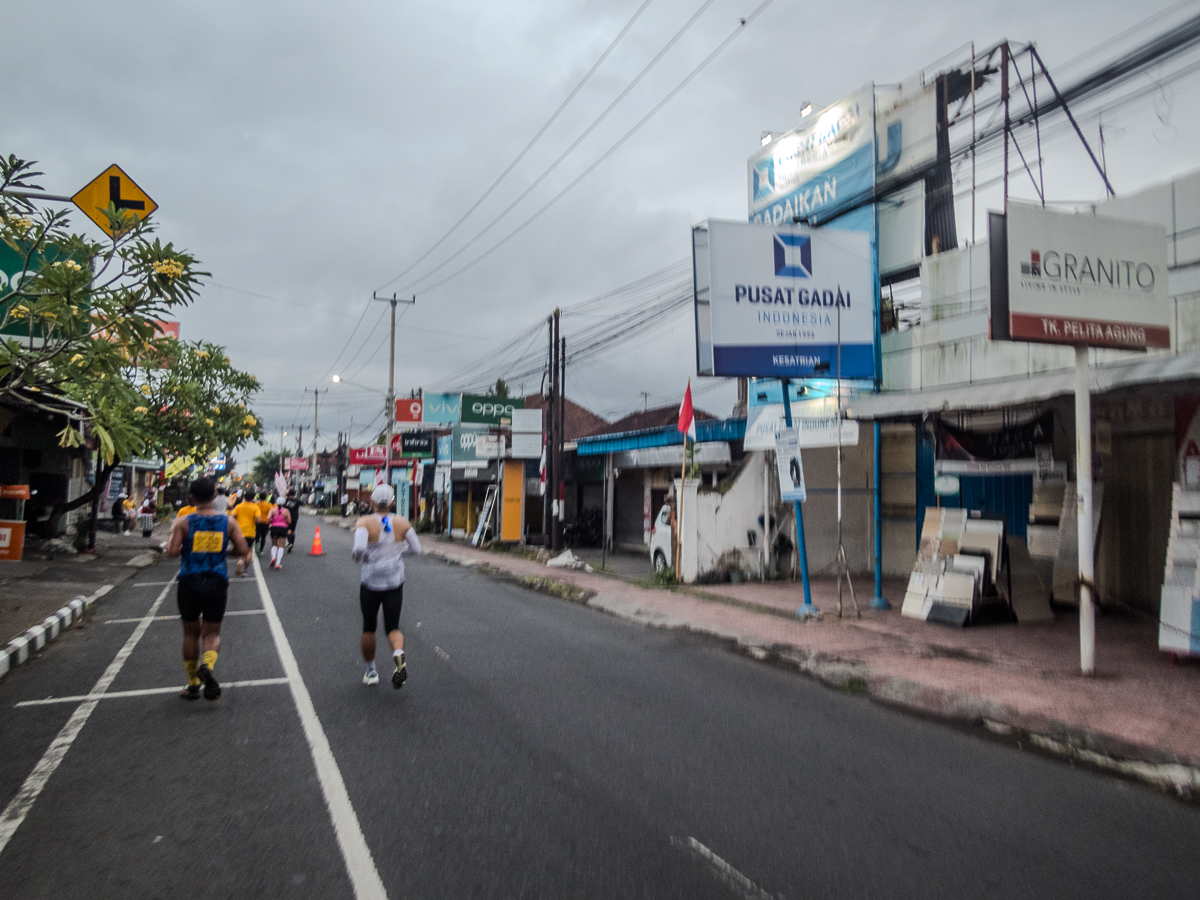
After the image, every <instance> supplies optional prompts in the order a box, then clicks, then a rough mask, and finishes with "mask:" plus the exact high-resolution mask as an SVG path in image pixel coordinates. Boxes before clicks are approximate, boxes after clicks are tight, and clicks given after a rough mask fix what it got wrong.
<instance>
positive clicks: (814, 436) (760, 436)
mask: <svg viewBox="0 0 1200 900" xmlns="http://www.w3.org/2000/svg"><path fill="white" fill-rule="evenodd" d="M785 422H786V418H785V417H784V411H783V404H782V403H768V404H766V405H763V406H752V407H750V410H749V412H748V413H747V416H746V437H745V438H744V440H743V443H742V446H743V447H744V448H745V449H746V450H774V449H775V436H776V435H778V434H779V433H780V432H781V431H783V430H784V429H785V428H786V427H787V426H786V425H785V424H784V423H785ZM792 424H793V426H794V427H795V428H796V430H797V432H798V434H799V442H800V447H801V448H814V449H815V448H817V447H836V446H837V445H838V413H837V406H836V402H835V400H834V398H832V397H823V398H821V399H818V400H806V401H802V402H800V403H794V404H792ZM857 445H858V422H857V421H855V420H854V419H843V420H842V446H843V447H854V446H857Z"/></svg>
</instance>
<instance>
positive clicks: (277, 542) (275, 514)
mask: <svg viewBox="0 0 1200 900" xmlns="http://www.w3.org/2000/svg"><path fill="white" fill-rule="evenodd" d="M284 502H285V500H284V498H282V497H279V498H277V499H276V500H275V505H274V506H272V507H271V509H270V510H269V511H268V512H267V527H268V528H269V529H270V532H271V568H272V569H282V568H283V554H285V553H286V552H287V533H288V526H290V525H291V523H292V515H291V513H289V512H288V511H287V507H285V506H284V505H283V504H284Z"/></svg>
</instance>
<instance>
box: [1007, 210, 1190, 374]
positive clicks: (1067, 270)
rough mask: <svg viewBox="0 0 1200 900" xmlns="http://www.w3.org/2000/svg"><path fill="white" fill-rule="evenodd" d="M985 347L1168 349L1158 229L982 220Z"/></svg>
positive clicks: (1012, 213)
mask: <svg viewBox="0 0 1200 900" xmlns="http://www.w3.org/2000/svg"><path fill="white" fill-rule="evenodd" d="M988 234H989V244H990V254H991V304H992V310H991V312H992V320H991V336H992V339H993V340H1006V341H1032V342H1036V343H1045V344H1075V345H1082V346H1086V347H1115V348H1120V349H1126V350H1147V349H1150V348H1161V349H1166V348H1169V347H1170V346H1171V323H1172V319H1173V311H1172V309H1171V304H1170V300H1169V296H1168V289H1167V237H1166V231H1165V229H1164V228H1163V227H1162V226H1161V225H1147V224H1144V223H1141V222H1128V221H1124V220H1122V219H1110V218H1107V217H1099V216H1086V215H1082V216H1075V215H1070V214H1067V213H1061V212H1052V211H1050V210H1046V209H1043V208H1041V207H1039V206H1029V205H1025V204H1018V203H1012V204H1010V205H1009V208H1008V214H1007V216H1006V215H1003V214H1001V213H990V214H989V216H988Z"/></svg>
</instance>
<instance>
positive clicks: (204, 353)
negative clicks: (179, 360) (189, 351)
mask: <svg viewBox="0 0 1200 900" xmlns="http://www.w3.org/2000/svg"><path fill="white" fill-rule="evenodd" d="M206 356H208V351H207V350H197V351H196V359H204V358H205V357H206Z"/></svg>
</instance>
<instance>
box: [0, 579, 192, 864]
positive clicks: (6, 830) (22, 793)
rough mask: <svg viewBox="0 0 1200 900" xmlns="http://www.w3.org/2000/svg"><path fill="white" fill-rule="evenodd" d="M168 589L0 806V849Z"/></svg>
mask: <svg viewBox="0 0 1200 900" xmlns="http://www.w3.org/2000/svg"><path fill="white" fill-rule="evenodd" d="M169 590H170V586H169V585H168V586H167V587H164V588H163V589H162V592H161V593H160V594H159V595H158V599H157V600H155V601H154V603H153V604H152V605H151V607H150V611H149V612H147V613H146V615H145V616H144V617H143V618H142V620H141V622H140V623H139V624H138V627H137V628H135V629H134V630H133V634H131V635H130V636H129V640H127V641H126V642H125V646H123V647H122V648H121V649H120V650H119V651H117V655H116V656H115V657H114V658H113V661H112V662H110V663H109V664H108V668H107V669H105V670H104V674H103V675H101V676H100V679H99V680H98V681H97V682H96V683H95V685H93V687H92V690H91V691H90V693H88V694H87V695H86V699H84V702H82V703H80V704H79V708H78V709H76V710H75V712H73V713H72V714H71V718H69V719H67V724H66V725H64V726H63V727H62V730H61V731H59V733H58V735H57V737H55V738H54V740H53V741H52V742H51V744H50V746H49V747H48V748H46V752H45V753H44V754H42V758H41V759H40V760H38V764H37V765H36V766H34V767H33V771H32V772H30V773H29V777H28V778H26V779H25V783H24V784H22V785H21V789H20V790H19V791H17V795H16V796H15V797H13V798H12V800H10V801H9V802H8V805H7V806H6V807H5V808H4V812H3V813H0V853H3V852H4V848H5V847H7V846H8V842H9V841H10V840H12V836H13V834H15V833H16V830H17V829H18V828H20V827H21V823H22V822H24V821H25V817H26V816H27V815H29V810H30V809H32V808H33V804H34V802H35V801H36V800H37V798H38V795H39V794H41V793H42V790H43V789H44V788H45V787H46V782H48V781H49V780H50V776H51V775H53V774H54V771H55V769H57V768H58V767H59V764H60V763H62V761H63V757H64V756H66V755H67V751H68V750H70V749H71V744H72V743H74V741H75V738H76V737H78V736H79V732H80V731H81V730H82V729H83V726H84V725H86V724H87V720H88V718H89V717H90V716H91V715H92V712H93V711H95V709H96V707H97V706H98V705H99V703H100V698H101V697H102V696H103V694H104V693H105V692H107V691H108V688H109V685H111V684H112V683H113V680H114V679H115V678H116V677H117V675H118V674H120V672H121V669H122V668H123V667H124V665H125V662H126V660H128V659H129V656H130V654H132V653H133V648H134V647H136V646H137V645H138V641H140V640H141V639H142V635H144V634H145V633H146V629H148V628H149V627H150V623H151V622H153V621H154V616H155V614H156V613H157V612H158V608H159V607H160V606H162V602H163V600H165V599H166V596H167V592H168V591H169Z"/></svg>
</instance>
